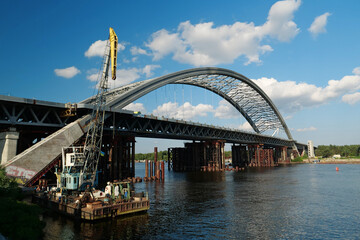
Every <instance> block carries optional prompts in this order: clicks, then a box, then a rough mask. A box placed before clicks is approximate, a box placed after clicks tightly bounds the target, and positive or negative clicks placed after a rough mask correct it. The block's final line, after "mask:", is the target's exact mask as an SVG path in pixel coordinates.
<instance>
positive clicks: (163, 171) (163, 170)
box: [161, 161, 165, 181]
mask: <svg viewBox="0 0 360 240" xmlns="http://www.w3.org/2000/svg"><path fill="white" fill-rule="evenodd" d="M164 180H165V161H162V162H161V181H164Z"/></svg>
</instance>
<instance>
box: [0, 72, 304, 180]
mask: <svg viewBox="0 0 360 240" xmlns="http://www.w3.org/2000/svg"><path fill="white" fill-rule="evenodd" d="M167 84H186V85H192V86H196V87H201V88H204V89H206V90H209V91H211V92H213V93H216V94H217V95H219V96H221V97H222V98H224V99H226V100H227V101H228V102H229V103H230V104H231V105H232V106H234V107H235V109H237V110H238V111H239V113H240V114H241V115H242V116H243V117H244V118H245V119H246V120H247V121H248V122H249V124H250V125H251V127H252V128H253V130H254V133H250V132H245V131H239V130H236V129H230V128H224V127H216V126H212V125H207V124H199V123H194V122H190V121H183V120H179V119H168V118H163V117H157V116H152V115H141V114H138V113H134V112H132V111H127V110H123V108H124V107H125V106H127V105H128V104H130V103H131V102H133V101H135V100H137V99H138V98H140V97H142V96H144V95H146V94H147V93H149V92H151V91H154V90H156V89H158V88H160V87H162V86H165V85H167ZM105 102H106V103H105V105H104V110H105V116H104V118H105V121H104V135H103V138H102V149H103V150H102V151H103V155H104V156H102V158H101V159H102V160H101V161H100V163H99V167H100V168H101V169H102V174H103V175H104V176H102V177H104V178H110V179H123V178H126V177H132V176H134V173H135V163H134V155H135V142H136V141H135V140H136V137H151V138H166V139H183V140H192V141H193V142H189V143H186V145H185V146H184V148H170V149H169V156H170V159H169V160H170V162H171V168H172V169H173V170H175V171H186V170H199V169H202V168H204V166H205V167H208V168H210V167H211V168H218V169H222V168H224V167H225V161H224V144H225V143H231V144H232V162H233V165H234V166H238V167H246V166H249V167H250V166H273V165H276V163H278V162H284V161H289V158H290V156H291V155H293V156H295V155H297V154H298V153H299V151H300V152H302V151H304V150H305V148H306V145H305V144H299V143H297V142H296V141H295V140H294V139H293V138H292V136H291V133H290V131H289V129H288V127H287V125H286V123H285V121H284V119H283V117H282V116H281V114H280V112H279V111H278V109H277V108H276V106H275V105H274V104H273V102H272V101H271V99H270V98H269V97H268V96H267V95H266V94H265V93H264V91H263V90H261V89H260V88H259V87H258V86H257V85H256V84H255V83H253V82H252V81H251V80H250V79H248V78H246V77H245V76H243V75H241V74H239V73H236V72H234V71H231V70H227V69H222V68H195V69H189V70H184V71H180V72H176V73H172V74H168V75H165V76H162V77H159V78H155V79H151V80H145V81H141V82H136V83H132V84H129V85H125V86H122V87H119V88H116V89H113V90H110V91H107V92H106V93H105ZM94 104H95V97H90V98H88V99H86V100H84V101H81V102H79V103H76V104H64V103H55V102H48V101H39V100H34V99H24V98H18V97H9V96H0V131H1V133H0V153H1V155H0V156H1V165H2V166H4V167H5V168H6V171H7V174H8V175H10V176H13V177H17V178H20V179H22V181H23V182H24V184H25V185H28V186H30V185H33V184H35V183H36V182H37V181H38V180H39V179H40V178H42V177H44V176H45V175H46V173H48V172H49V171H50V172H52V173H53V172H54V171H56V170H55V167H58V166H59V165H61V161H60V160H61V149H62V148H63V147H69V146H73V145H76V144H81V143H83V142H84V141H85V138H84V133H86V132H87V130H88V126H89V121H90V118H91V112H92V110H93V108H94ZM279 129H280V130H282V131H283V132H285V134H286V136H287V138H286V139H285V138H279V137H274V136H270V135H267V134H266V132H269V131H276V130H279Z"/></svg>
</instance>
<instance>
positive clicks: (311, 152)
mask: <svg viewBox="0 0 360 240" xmlns="http://www.w3.org/2000/svg"><path fill="white" fill-rule="evenodd" d="M308 157H309V158H314V157H315V151H314V144H313V142H312V141H311V140H309V141H308Z"/></svg>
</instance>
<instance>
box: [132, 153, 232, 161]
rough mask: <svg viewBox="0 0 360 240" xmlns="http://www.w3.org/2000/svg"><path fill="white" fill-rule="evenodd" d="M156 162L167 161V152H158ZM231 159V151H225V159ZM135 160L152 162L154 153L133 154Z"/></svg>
mask: <svg viewBox="0 0 360 240" xmlns="http://www.w3.org/2000/svg"><path fill="white" fill-rule="evenodd" d="M157 155H158V158H157V159H158V160H167V159H168V151H159V152H158V154H157ZM229 157H231V151H225V158H229ZM135 160H136V161H139V160H154V153H153V152H152V153H137V154H135Z"/></svg>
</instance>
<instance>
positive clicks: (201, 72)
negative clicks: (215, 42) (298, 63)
mask: <svg viewBox="0 0 360 240" xmlns="http://www.w3.org/2000/svg"><path fill="white" fill-rule="evenodd" d="M167 84H187V85H193V86H197V87H202V88H205V89H207V90H209V91H212V92H214V93H216V94H218V95H220V96H221V97H223V98H224V99H226V100H227V101H228V102H229V103H231V104H232V105H233V106H234V107H235V108H236V109H237V110H238V111H239V112H240V113H241V114H242V115H243V116H244V117H245V119H246V120H247V121H248V122H249V124H250V125H251V126H252V128H253V129H254V131H255V132H257V133H263V132H265V131H267V130H276V129H281V130H284V132H285V133H286V135H287V137H288V138H289V140H293V138H292V136H291V133H290V131H289V129H288V127H287V125H286V123H285V121H284V119H283V117H282V116H281V114H280V112H279V111H278V109H277V108H276V106H275V105H274V103H273V102H272V101H271V99H270V98H269V97H268V96H267V95H266V94H265V92H264V91H263V90H261V89H260V88H259V87H258V86H257V85H256V84H255V83H254V82H253V81H251V80H250V79H248V78H247V77H245V76H243V75H241V74H239V73H236V72H234V71H231V70H228V69H223V68H215V67H210V68H195V69H189V70H184V71H179V72H175V73H172V74H168V75H165V76H162V77H158V78H154V79H150V80H145V81H141V82H136V83H132V84H129V85H126V86H122V87H120V88H116V89H113V90H111V91H109V92H108V94H107V107H108V108H109V109H110V110H111V109H121V108H123V107H125V106H126V105H128V104H130V103H131V102H133V101H135V100H137V99H138V98H140V97H142V96H144V95H146V94H147V93H149V92H151V91H154V90H156V89H158V88H160V87H162V86H165V85H167ZM93 101H94V98H88V99H86V100H84V101H82V102H80V103H84V104H92V103H93Z"/></svg>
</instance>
